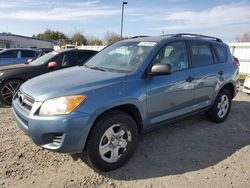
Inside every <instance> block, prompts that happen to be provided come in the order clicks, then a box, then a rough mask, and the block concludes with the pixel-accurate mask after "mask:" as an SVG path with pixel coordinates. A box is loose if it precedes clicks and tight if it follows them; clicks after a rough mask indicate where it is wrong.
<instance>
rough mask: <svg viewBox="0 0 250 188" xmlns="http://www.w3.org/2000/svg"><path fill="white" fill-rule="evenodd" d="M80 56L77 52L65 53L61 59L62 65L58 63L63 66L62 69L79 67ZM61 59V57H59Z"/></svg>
mask: <svg viewBox="0 0 250 188" xmlns="http://www.w3.org/2000/svg"><path fill="white" fill-rule="evenodd" d="M77 57H78V54H77V52H68V53H64V54H63V55H62V58H61V63H60V62H57V63H58V64H60V65H61V67H71V66H75V65H78V58H77ZM59 58H60V57H59Z"/></svg>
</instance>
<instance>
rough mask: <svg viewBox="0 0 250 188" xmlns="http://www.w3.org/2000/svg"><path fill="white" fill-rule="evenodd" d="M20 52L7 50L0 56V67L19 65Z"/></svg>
mask: <svg viewBox="0 0 250 188" xmlns="http://www.w3.org/2000/svg"><path fill="white" fill-rule="evenodd" d="M17 55H18V50H7V51H3V52H2V53H1V54H0V66H2V65H11V64H17V63H18V58H17Z"/></svg>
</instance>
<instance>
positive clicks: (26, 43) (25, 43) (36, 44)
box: [0, 33, 54, 48]
mask: <svg viewBox="0 0 250 188" xmlns="http://www.w3.org/2000/svg"><path fill="white" fill-rule="evenodd" d="M53 47H54V43H53V42H50V41H46V40H41V39H37V38H32V37H26V36H21V35H14V34H11V33H0V48H53Z"/></svg>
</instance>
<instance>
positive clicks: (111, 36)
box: [104, 31, 121, 45]
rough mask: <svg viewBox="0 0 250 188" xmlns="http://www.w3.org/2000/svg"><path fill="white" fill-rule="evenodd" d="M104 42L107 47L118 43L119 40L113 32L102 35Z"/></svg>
mask: <svg viewBox="0 0 250 188" xmlns="http://www.w3.org/2000/svg"><path fill="white" fill-rule="evenodd" d="M104 40H105V43H106V44H107V45H109V44H112V43H115V42H118V41H120V40H121V38H120V36H119V35H118V34H116V33H114V32H109V31H107V32H106V33H105V34H104Z"/></svg>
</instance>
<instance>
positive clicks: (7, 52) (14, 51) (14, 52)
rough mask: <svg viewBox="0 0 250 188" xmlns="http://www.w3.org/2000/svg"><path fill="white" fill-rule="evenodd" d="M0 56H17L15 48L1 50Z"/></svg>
mask: <svg viewBox="0 0 250 188" xmlns="http://www.w3.org/2000/svg"><path fill="white" fill-rule="evenodd" d="M0 58H17V50H10V51H5V52H2V53H1V54H0Z"/></svg>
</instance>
